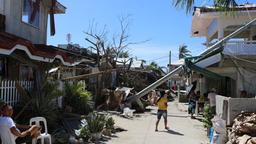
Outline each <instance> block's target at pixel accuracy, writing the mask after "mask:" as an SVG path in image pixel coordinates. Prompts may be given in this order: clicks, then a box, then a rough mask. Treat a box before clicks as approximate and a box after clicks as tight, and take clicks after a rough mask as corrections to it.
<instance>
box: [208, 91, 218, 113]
mask: <svg viewBox="0 0 256 144" xmlns="http://www.w3.org/2000/svg"><path fill="white" fill-rule="evenodd" d="M208 99H209V103H210V107H211V110H212V112H213V114H215V113H216V89H215V88H212V89H211V91H210V92H209V93H208Z"/></svg>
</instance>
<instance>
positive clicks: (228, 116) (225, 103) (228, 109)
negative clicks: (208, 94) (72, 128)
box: [216, 95, 256, 125]
mask: <svg viewBox="0 0 256 144" xmlns="http://www.w3.org/2000/svg"><path fill="white" fill-rule="evenodd" d="M241 112H256V99H255V98H229V97H224V96H220V95H217V96H216V114H217V115H218V116H220V117H221V118H222V119H224V120H226V122H227V125H231V124H232V122H233V120H234V119H235V118H236V116H237V115H238V114H240V113H241Z"/></svg>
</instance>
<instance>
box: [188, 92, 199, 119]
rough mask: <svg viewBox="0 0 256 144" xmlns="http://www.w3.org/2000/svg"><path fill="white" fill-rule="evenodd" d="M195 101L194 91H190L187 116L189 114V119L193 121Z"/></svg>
mask: <svg viewBox="0 0 256 144" xmlns="http://www.w3.org/2000/svg"><path fill="white" fill-rule="evenodd" d="M196 101H197V95H196V94H195V91H192V92H191V93H190V95H189V101H188V114H190V117H191V119H195V117H194V114H195V110H196Z"/></svg>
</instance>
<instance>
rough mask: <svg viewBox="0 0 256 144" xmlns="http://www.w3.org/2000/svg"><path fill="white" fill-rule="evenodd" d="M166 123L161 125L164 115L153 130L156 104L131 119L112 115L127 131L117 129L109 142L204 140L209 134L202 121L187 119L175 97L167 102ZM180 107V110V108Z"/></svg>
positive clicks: (186, 143) (192, 143) (203, 143)
mask: <svg viewBox="0 0 256 144" xmlns="http://www.w3.org/2000/svg"><path fill="white" fill-rule="evenodd" d="M168 105H169V106H168V124H169V127H170V130H169V131H167V130H165V129H164V123H163V119H161V121H160V123H159V128H158V130H159V131H158V132H155V122H156V108H154V110H152V112H151V113H150V112H148V113H145V114H141V115H138V116H136V117H134V118H133V119H126V118H122V117H119V116H113V117H114V119H115V122H116V125H117V126H120V127H122V128H124V129H126V130H128V131H125V132H120V133H117V134H116V135H117V137H116V138H112V139H111V140H109V141H108V142H107V143H108V144H167V143H170V144H207V143H209V142H208V138H207V136H206V131H205V129H204V127H203V124H202V122H200V121H198V120H196V119H190V117H189V116H188V114H187V112H184V110H185V109H186V106H185V105H182V104H179V103H177V102H176V101H174V102H170V103H169V104H168ZM182 109H183V110H182Z"/></svg>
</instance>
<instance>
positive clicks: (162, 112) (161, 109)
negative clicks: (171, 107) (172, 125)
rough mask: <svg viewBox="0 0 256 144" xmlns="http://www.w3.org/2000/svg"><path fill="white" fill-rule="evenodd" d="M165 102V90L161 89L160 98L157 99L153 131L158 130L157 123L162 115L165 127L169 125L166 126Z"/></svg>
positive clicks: (166, 100) (166, 101) (166, 105)
mask: <svg viewBox="0 0 256 144" xmlns="http://www.w3.org/2000/svg"><path fill="white" fill-rule="evenodd" d="M167 103H168V99H167V93H166V92H165V91H161V92H160V98H159V99H158V100H157V107H158V111H157V121H156V129H155V131H158V124H159V121H160V119H161V117H162V116H163V118H164V126H165V129H167V130H168V129H169V127H168V126H167V107H168V104H167Z"/></svg>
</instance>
